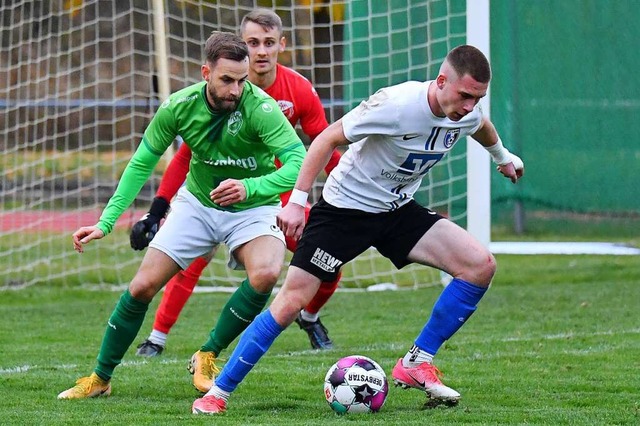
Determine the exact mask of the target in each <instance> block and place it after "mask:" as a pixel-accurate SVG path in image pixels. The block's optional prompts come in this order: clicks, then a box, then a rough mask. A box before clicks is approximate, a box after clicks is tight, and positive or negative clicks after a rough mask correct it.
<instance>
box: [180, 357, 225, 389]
mask: <svg viewBox="0 0 640 426" xmlns="http://www.w3.org/2000/svg"><path fill="white" fill-rule="evenodd" d="M187 369H188V370H189V373H191V374H193V386H194V387H195V388H196V389H198V390H199V391H200V392H209V389H211V386H213V379H214V378H215V377H216V374H218V373H220V369H219V368H218V367H217V366H216V354H214V353H213V352H202V351H198V352H196V353H195V354H193V356H192V357H191V361H189V366H188V367H187Z"/></svg>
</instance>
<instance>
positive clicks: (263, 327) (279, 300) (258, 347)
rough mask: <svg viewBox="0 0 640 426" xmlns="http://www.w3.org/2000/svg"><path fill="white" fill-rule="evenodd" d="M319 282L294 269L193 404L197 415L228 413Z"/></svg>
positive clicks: (293, 267)
mask: <svg viewBox="0 0 640 426" xmlns="http://www.w3.org/2000/svg"><path fill="white" fill-rule="evenodd" d="M319 285H320V280H319V279H318V278H316V277H315V276H313V275H311V274H310V273H308V272H306V271H304V270H302V269H300V268H298V267H295V266H291V267H290V268H289V270H288V272H287V277H286V279H285V283H284V285H283V286H282V289H280V291H279V292H278V294H277V295H276V297H275V298H274V300H273V302H272V303H271V305H270V306H269V309H267V310H266V311H264V312H263V313H261V314H260V315H258V316H257V317H256V318H255V320H254V321H253V322H252V323H251V324H250V325H249V327H248V328H247V330H246V331H245V332H244V334H242V336H241V337H240V341H239V342H238V345H237V346H236V348H235V350H234V351H233V353H232V354H231V356H230V358H229V361H227V363H226V364H225V366H224V369H223V370H222V372H221V373H220V375H219V376H218V377H216V379H215V384H214V386H213V387H212V388H211V389H210V390H209V391H208V392H207V394H206V395H205V396H204V397H202V398H199V399H197V400H196V401H194V403H193V407H192V412H193V413H195V414H214V413H221V412H224V411H225V410H226V405H227V399H228V398H229V395H230V394H231V392H233V391H234V390H235V388H236V387H237V386H238V384H239V383H240V382H241V381H242V380H243V379H244V377H245V376H246V375H247V374H249V372H250V371H251V369H252V368H253V366H254V365H256V364H257V363H258V361H259V360H260V358H261V357H262V356H263V355H264V354H265V353H266V352H267V350H269V348H270V347H271V345H272V344H273V342H274V341H275V339H276V338H277V337H278V336H279V335H280V333H282V332H283V331H284V330H285V328H287V327H288V326H289V325H290V324H291V323H292V322H293V321H294V320H295V318H296V316H297V315H298V313H299V312H300V309H301V308H302V307H303V306H305V305H306V304H307V303H308V302H309V300H311V298H312V297H313V295H314V294H315V292H316V290H317V289H318V286H319Z"/></svg>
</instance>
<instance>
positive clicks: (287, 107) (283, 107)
mask: <svg viewBox="0 0 640 426" xmlns="http://www.w3.org/2000/svg"><path fill="white" fill-rule="evenodd" d="M278 106H279V107H280V111H282V113H283V114H284V116H285V117H287V118H288V119H291V117H293V102H291V101H278Z"/></svg>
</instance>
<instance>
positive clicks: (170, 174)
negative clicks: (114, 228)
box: [129, 143, 191, 250]
mask: <svg viewBox="0 0 640 426" xmlns="http://www.w3.org/2000/svg"><path fill="white" fill-rule="evenodd" d="M190 161H191V149H190V148H189V147H188V146H187V144H185V143H183V144H182V145H180V148H179V149H178V152H176V155H174V156H173V158H172V159H171V162H170V163H169V166H167V170H165V172H164V175H163V176H162V180H161V181H160V186H159V187H158V191H157V192H156V196H155V197H154V199H153V201H152V202H151V207H150V208H149V211H148V212H147V213H145V215H144V216H142V217H141V218H140V220H139V221H138V222H136V223H135V224H134V225H133V226H132V227H131V234H130V235H129V243H130V244H131V248H132V249H134V250H143V249H144V248H145V247H147V246H148V245H149V243H150V242H151V240H153V237H155V235H156V233H157V232H158V229H159V228H160V221H161V220H162V219H164V217H165V216H166V215H167V212H168V211H169V203H170V202H171V199H173V197H174V196H175V195H176V193H177V192H178V189H180V187H181V186H182V184H183V183H184V181H185V179H186V178H187V173H188V172H189V162H190Z"/></svg>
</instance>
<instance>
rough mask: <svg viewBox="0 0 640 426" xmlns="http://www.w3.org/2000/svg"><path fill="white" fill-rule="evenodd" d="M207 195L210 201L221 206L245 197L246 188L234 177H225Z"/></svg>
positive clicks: (234, 202)
mask: <svg viewBox="0 0 640 426" xmlns="http://www.w3.org/2000/svg"><path fill="white" fill-rule="evenodd" d="M209 196H210V197H211V201H213V202H214V203H216V204H218V205H219V206H221V207H227V206H230V205H232V204H236V203H239V202H241V201H244V200H246V199H247V189H246V188H245V187H244V184H243V183H242V182H241V181H239V180H236V179H226V180H223V181H222V182H220V185H218V186H217V187H216V188H215V189H213V190H212V191H211V192H210V193H209Z"/></svg>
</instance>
